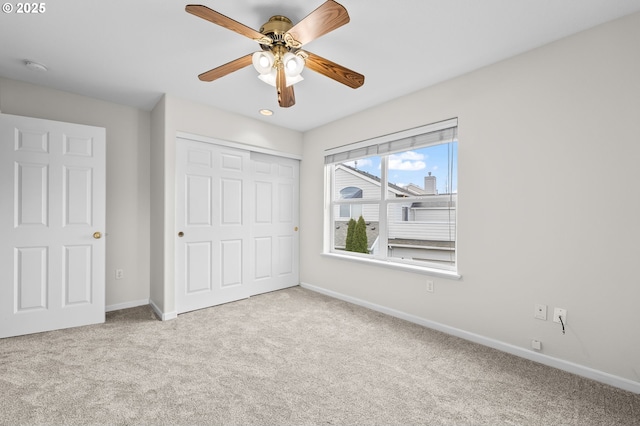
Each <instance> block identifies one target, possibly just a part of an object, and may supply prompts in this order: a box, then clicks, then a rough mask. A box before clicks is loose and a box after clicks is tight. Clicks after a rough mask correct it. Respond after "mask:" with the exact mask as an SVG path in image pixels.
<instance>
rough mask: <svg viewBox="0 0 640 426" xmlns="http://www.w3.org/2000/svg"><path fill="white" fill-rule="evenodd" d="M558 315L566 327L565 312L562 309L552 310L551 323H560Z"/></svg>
mask: <svg viewBox="0 0 640 426" xmlns="http://www.w3.org/2000/svg"><path fill="white" fill-rule="evenodd" d="M560 315H562V322H563V323H564V325H567V310H566V309H563V308H555V309H554V310H553V322H557V323H559V322H560Z"/></svg>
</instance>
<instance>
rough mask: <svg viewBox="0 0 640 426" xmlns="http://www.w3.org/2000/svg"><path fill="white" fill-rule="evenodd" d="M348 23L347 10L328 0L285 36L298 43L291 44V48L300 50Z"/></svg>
mask: <svg viewBox="0 0 640 426" xmlns="http://www.w3.org/2000/svg"><path fill="white" fill-rule="evenodd" d="M348 22H349V14H348V13H347V9H345V8H344V6H342V5H341V4H339V3H336V2H335V1H333V0H328V1H326V2H324V3H323V4H322V5H321V6H320V7H319V8H317V9H316V10H314V11H313V12H311V13H310V14H308V15H307V16H306V17H305V18H303V19H302V21H300V22H298V23H297V24H296V25H294V26H293V27H292V28H291V29H290V30H289V31H287V34H289V35H290V36H291V37H293V39H294V40H295V41H297V42H298V44H296V43H293V44H294V45H292V46H291V47H294V48H300V46H302V45H303V44H307V43H309V42H310V41H311V40H315V39H317V38H318V37H320V36H322V35H325V34H326V33H328V32H330V31H333V30H335V29H336V28H340V27H341V26H343V25H344V24H346V23H348Z"/></svg>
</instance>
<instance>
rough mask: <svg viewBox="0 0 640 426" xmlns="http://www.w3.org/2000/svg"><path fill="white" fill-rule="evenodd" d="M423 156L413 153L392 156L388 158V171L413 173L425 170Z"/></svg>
mask: <svg viewBox="0 0 640 426" xmlns="http://www.w3.org/2000/svg"><path fill="white" fill-rule="evenodd" d="M423 159H424V155H423V154H419V153H417V152H414V151H406V152H402V153H400V154H392V155H390V156H389V170H404V171H411V172H415V171H418V170H424V169H426V168H427V164H426V163H425V162H424V161H422V160H423Z"/></svg>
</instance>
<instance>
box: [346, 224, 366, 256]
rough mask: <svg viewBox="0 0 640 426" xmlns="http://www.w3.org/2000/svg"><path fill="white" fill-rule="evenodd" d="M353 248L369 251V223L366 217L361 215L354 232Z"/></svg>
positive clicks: (362, 251)
mask: <svg viewBox="0 0 640 426" xmlns="http://www.w3.org/2000/svg"><path fill="white" fill-rule="evenodd" d="M352 220H353V219H352ZM352 246H353V248H352V250H350V251H355V252H358V253H369V245H368V243H367V224H366V223H364V218H363V217H362V216H360V217H359V218H358V222H357V223H356V226H355V230H354V232H353V241H352Z"/></svg>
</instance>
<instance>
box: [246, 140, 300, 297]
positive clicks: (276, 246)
mask: <svg viewBox="0 0 640 426" xmlns="http://www.w3.org/2000/svg"><path fill="white" fill-rule="evenodd" d="M251 167H252V171H253V176H252V185H253V194H254V200H255V201H254V203H253V206H252V209H251V210H252V223H251V228H252V229H251V238H252V245H251V249H252V256H251V258H252V260H253V261H252V271H253V275H252V278H253V280H252V284H251V294H252V295H253V294H260V293H265V292H268V291H274V290H280V289H283V288H286V287H292V286H295V285H298V284H299V273H298V246H299V244H298V241H299V239H298V210H299V208H298V206H299V203H298V198H299V191H298V182H299V174H300V162H299V161H298V160H294V159H291V158H284V157H278V156H274V155H267V154H261V153H255V152H252V153H251Z"/></svg>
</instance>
